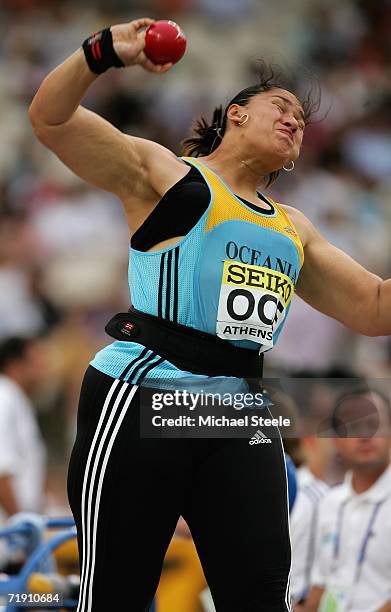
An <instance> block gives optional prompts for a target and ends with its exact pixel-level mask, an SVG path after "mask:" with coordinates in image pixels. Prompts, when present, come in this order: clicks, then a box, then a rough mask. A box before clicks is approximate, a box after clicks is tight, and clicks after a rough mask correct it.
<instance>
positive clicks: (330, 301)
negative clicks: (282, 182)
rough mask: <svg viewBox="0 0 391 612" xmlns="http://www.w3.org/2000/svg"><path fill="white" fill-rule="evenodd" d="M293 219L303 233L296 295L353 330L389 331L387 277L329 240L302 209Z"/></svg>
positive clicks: (380, 333)
mask: <svg viewBox="0 0 391 612" xmlns="http://www.w3.org/2000/svg"><path fill="white" fill-rule="evenodd" d="M287 208H288V207H287ZM294 222H295V224H296V228H297V229H298V231H299V233H300V235H301V236H303V237H304V240H303V243H304V265H303V268H302V270H301V273H300V277H299V282H298V284H297V293H298V295H299V296H300V297H301V298H302V299H303V300H305V301H306V302H307V303H308V304H310V305H311V306H313V307H314V308H316V309H317V310H319V311H320V312H323V313H324V314H326V315H328V316H329V317H333V318H334V319H337V320H338V321H341V323H343V324H344V325H346V326H347V327H349V328H350V329H352V330H354V331H355V332H358V333H360V334H364V335H366V336H386V335H389V334H391V279H389V280H386V281H384V280H382V279H381V278H380V277H379V276H376V274H372V273H371V272H369V271H368V270H366V269H365V268H363V267H362V266H361V265H360V264H358V263H357V262H356V261H354V259H352V258H351V257H349V255H347V254H346V253H344V252H343V251H341V250H340V249H338V248H336V247H335V246H333V245H332V244H330V243H329V242H328V241H327V240H326V239H325V238H324V237H323V236H322V235H321V234H320V233H319V232H318V231H317V229H316V228H315V227H314V226H313V225H312V223H311V222H310V221H309V220H308V219H307V218H306V217H305V216H304V215H303V214H302V213H298V211H295V219H294Z"/></svg>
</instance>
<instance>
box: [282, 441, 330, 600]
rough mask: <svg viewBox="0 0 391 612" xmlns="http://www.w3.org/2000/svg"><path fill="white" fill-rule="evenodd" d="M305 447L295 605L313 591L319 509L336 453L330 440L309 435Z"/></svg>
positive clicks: (295, 516)
mask: <svg viewBox="0 0 391 612" xmlns="http://www.w3.org/2000/svg"><path fill="white" fill-rule="evenodd" d="M301 447H302V454H303V456H304V463H303V464H302V465H301V466H300V467H299V468H298V469H297V471H296V477H297V484H298V493H297V498H296V502H295V504H294V506H293V509H292V513H291V517H290V532H291V545H292V568H291V594H292V600H293V602H300V601H304V599H305V597H306V596H307V594H308V591H309V587H310V577H311V569H312V564H313V561H314V550H315V533H316V521H317V515H318V506H319V502H320V500H321V499H322V497H323V496H324V494H325V493H326V492H327V490H328V488H329V487H328V486H327V484H326V483H325V480H326V472H327V468H328V466H329V463H330V457H331V454H332V444H331V442H330V440H329V439H328V438H318V437H316V436H310V435H308V436H305V437H303V438H302V439H301Z"/></svg>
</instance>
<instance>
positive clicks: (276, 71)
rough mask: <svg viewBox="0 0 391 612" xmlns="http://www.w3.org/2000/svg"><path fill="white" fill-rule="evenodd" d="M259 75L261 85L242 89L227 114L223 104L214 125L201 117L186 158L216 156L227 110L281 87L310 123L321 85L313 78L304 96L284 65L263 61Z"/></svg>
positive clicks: (189, 140)
mask: <svg viewBox="0 0 391 612" xmlns="http://www.w3.org/2000/svg"><path fill="white" fill-rule="evenodd" d="M257 74H258V80H259V82H258V84H257V85H252V86H251V87H246V89H242V91H240V92H239V93H238V94H236V96H235V97H234V98H232V100H231V101H230V102H229V103H228V104H227V106H226V107H225V110H224V111H223V107H222V105H220V106H218V107H216V108H215V109H214V111H213V116H212V122H211V123H208V121H207V120H206V119H205V118H204V117H200V118H199V119H198V120H197V121H196V122H195V124H194V125H193V128H192V132H193V134H194V135H192V136H190V137H189V138H185V139H184V140H183V141H182V145H183V147H184V151H183V153H184V155H189V156H194V157H199V156H203V155H209V154H210V153H212V151H214V150H215V149H217V147H218V146H219V145H220V143H221V141H222V139H223V136H224V134H225V131H226V129H227V111H228V109H229V107H230V106H232V104H239V105H240V106H244V105H245V104H247V103H248V102H249V100H251V98H253V97H254V96H256V95H257V94H260V93H262V92H264V91H270V90H271V89H274V88H276V87H278V88H280V89H286V90H287V91H290V92H291V93H293V94H294V95H296V96H297V98H298V100H299V101H300V103H301V105H302V107H303V110H304V121H305V123H306V125H307V124H308V123H309V119H310V117H311V116H312V115H313V114H314V113H316V112H317V111H318V110H319V107H320V90H319V86H318V84H317V83H316V82H315V81H314V80H313V79H312V85H311V87H310V88H309V90H308V91H307V92H306V93H304V95H300V93H299V91H300V87H299V85H298V83H297V81H296V79H295V77H292V76H291V75H288V74H287V73H286V71H284V69H283V68H281V67H280V66H277V65H274V64H268V63H266V62H265V61H263V60H260V61H258V62H257ZM279 173H280V171H279V170H275V171H274V172H271V173H270V174H269V175H268V177H267V182H266V187H269V186H270V185H271V184H272V183H274V181H275V180H276V179H277V177H278V175H279Z"/></svg>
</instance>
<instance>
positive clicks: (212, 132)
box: [182, 105, 227, 157]
mask: <svg viewBox="0 0 391 612" xmlns="http://www.w3.org/2000/svg"><path fill="white" fill-rule="evenodd" d="M226 126H227V118H226V117H224V111H223V107H222V106H221V105H220V106H218V107H216V108H215V109H214V111H213V116H212V122H211V123H210V124H209V123H208V122H207V121H206V119H205V117H200V118H199V119H197V121H196V122H195V124H194V126H193V128H192V133H193V136H190V137H189V138H186V139H185V140H183V141H182V146H183V147H184V152H183V154H184V155H187V156H190V157H204V156H205V155H209V154H210V153H212V151H214V150H215V149H217V147H218V146H219V144H220V142H221V140H222V138H223V136H224V132H225V128H226Z"/></svg>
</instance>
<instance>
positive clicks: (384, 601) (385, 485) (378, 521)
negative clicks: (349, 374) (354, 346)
mask: <svg viewBox="0 0 391 612" xmlns="http://www.w3.org/2000/svg"><path fill="white" fill-rule="evenodd" d="M337 408H338V414H337V415H335V416H334V425H335V430H336V434H337V435H339V436H340V435H343V436H344V437H343V438H336V439H335V446H336V449H337V452H338V453H339V455H340V457H341V458H342V460H343V461H344V462H345V464H346V466H347V467H349V468H350V471H349V472H348V473H347V475H346V477H345V481H344V482H343V484H341V485H338V486H336V487H334V488H332V489H331V490H330V491H329V492H328V493H326V495H325V496H324V497H323V499H322V501H321V503H320V507H319V519H318V524H317V537H316V550H315V563H314V569H313V573H312V580H311V582H312V585H313V586H312V588H311V591H310V594H309V597H308V600H307V602H306V603H305V605H304V606H297V607H296V610H297V611H299V610H300V611H301V610H304V611H305V612H315V611H317V610H322V611H324V612H327V611H328V610H333V611H335V612H345V611H348V610H349V612H391V546H390V541H391V466H390V450H391V435H390V424H391V411H390V402H389V399H388V398H387V397H386V396H383V394H382V393H380V392H378V391H368V390H367V389H361V390H360V389H357V390H356V391H353V392H352V393H349V394H346V395H344V396H343V397H342V398H341V399H340V400H339V402H337ZM337 417H338V418H337ZM374 434H376V435H374ZM349 436H353V437H349ZM358 436H361V437H358Z"/></svg>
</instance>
